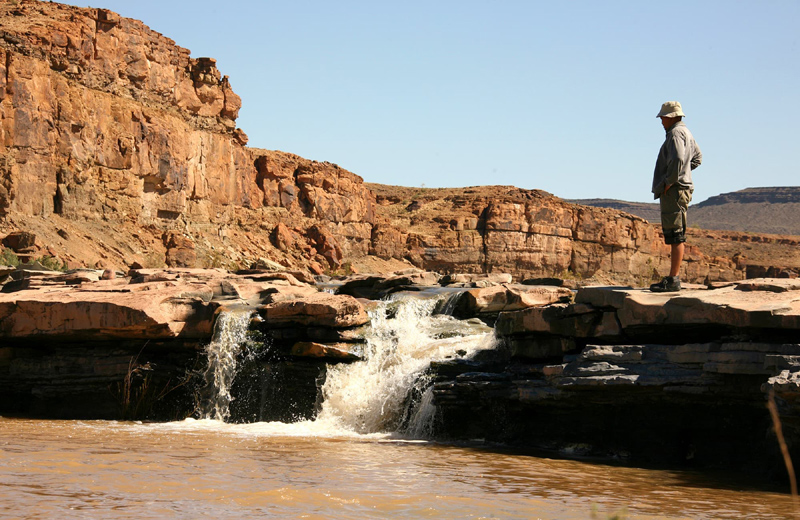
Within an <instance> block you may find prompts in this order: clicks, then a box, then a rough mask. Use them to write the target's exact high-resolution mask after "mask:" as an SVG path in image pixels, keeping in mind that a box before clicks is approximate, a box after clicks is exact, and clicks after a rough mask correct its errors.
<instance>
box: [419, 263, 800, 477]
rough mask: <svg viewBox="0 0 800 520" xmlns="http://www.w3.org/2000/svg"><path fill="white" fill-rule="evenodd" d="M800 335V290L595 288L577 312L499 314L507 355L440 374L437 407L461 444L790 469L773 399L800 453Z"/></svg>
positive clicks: (581, 294)
mask: <svg viewBox="0 0 800 520" xmlns="http://www.w3.org/2000/svg"><path fill="white" fill-rule="evenodd" d="M799 330H800V285H798V284H797V283H796V281H793V280H786V279H781V280H777V279H761V280H752V281H747V282H741V283H733V284H728V285H727V286H724V287H720V288H717V289H706V288H694V289H691V290H684V291H681V292H680V293H673V294H669V293H667V294H656V293H650V292H649V291H644V290H636V289H631V288H624V287H586V288H582V289H580V290H578V292H577V294H576V297H575V301H574V302H573V303H566V304H565V303H558V304H553V305H548V306H544V307H531V308H527V309H523V310H518V311H510V312H502V313H500V315H499V318H498V321H497V325H496V332H497V334H498V336H499V337H500V338H501V340H502V347H501V348H500V349H497V350H495V351H493V352H489V353H484V355H483V356H482V357H481V358H479V359H477V360H472V361H469V362H464V361H460V360H456V361H453V362H447V363H442V364H440V365H438V366H436V367H434V371H435V373H437V374H438V378H437V381H436V383H435V384H434V387H433V388H434V390H433V392H434V401H435V403H436V405H437V406H438V407H439V413H440V414H441V419H442V423H441V424H443V425H444V431H446V433H447V434H449V435H451V436H453V437H459V438H462V437H465V438H474V437H483V438H486V439H491V440H493V441H502V442H511V443H519V444H524V445H527V446H531V445H533V446H539V447H543V448H548V449H556V450H564V452H565V453H573V454H574V453H581V454H586V455H589V454H591V455H600V456H614V457H618V458H619V457H622V458H630V459H632V460H637V461H640V462H641V461H661V462H663V461H669V462H670V463H673V464H674V463H678V464H687V463H688V464H700V465H718V464H724V465H727V466H739V465H741V466H748V467H759V468H761V469H771V470H776V469H777V470H780V468H781V464H782V463H781V462H780V459H779V458H778V456H777V454H778V445H777V441H775V439H774V437H772V435H771V434H770V428H771V421H770V418H769V414H768V412H767V410H766V407H765V401H766V399H767V397H768V395H769V393H770V391H772V392H774V395H775V396H776V398H777V400H778V404H779V409H780V410H781V420H782V421H783V424H784V432H785V433H786V434H787V436H788V438H789V439H790V440H789V444H790V446H792V447H793V448H792V449H793V450H795V451H796V448H794V446H795V443H796V441H797V439H798V438H800V437H798V435H800V430H798V429H797V426H798V424H799V423H798V419H797V418H798V417H800V409H798V408H797V403H798V397H797V396H798V395H800V390H799V389H800V386H798V378H797V377H796V375H797V373H798V371H799V370H800V363H797V359H800V358H798V355H800V345H798V344H797V337H798V336H797V334H798V331H799ZM576 450H577V451H576Z"/></svg>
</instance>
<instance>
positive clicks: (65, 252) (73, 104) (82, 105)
mask: <svg viewBox="0 0 800 520" xmlns="http://www.w3.org/2000/svg"><path fill="white" fill-rule="evenodd" d="M0 27H1V28H2V38H0V64H2V65H0V82H1V84H0V118H1V119H2V124H0V217H4V220H5V222H6V223H9V224H12V223H16V224H17V226H19V225H20V224H22V223H25V226H26V227H30V228H32V227H35V226H36V225H38V226H39V228H38V229H37V230H36V231H39V233H37V234H41V235H42V239H43V240H45V241H46V242H47V243H45V244H44V246H51V247H52V248H53V250H54V252H55V253H56V254H58V255H59V256H61V257H62V259H63V260H70V259H71V257H72V258H74V259H77V260H79V261H81V262H82V263H84V265H86V264H94V263H95V260H94V258H96V257H94V258H93V257H92V256H91V255H90V254H88V253H86V252H84V251H83V250H82V249H81V248H78V247H76V248H71V247H70V244H69V243H68V242H64V241H62V240H59V238H58V237H57V236H56V235H55V231H56V229H58V228H55V225H54V224H53V223H52V221H54V220H55V221H58V220H59V219H64V220H66V221H68V222H69V223H70V224H71V227H73V229H70V233H69V235H77V236H80V237H83V236H84V235H89V236H91V237H93V239H94V241H95V243H94V244H93V246H94V247H92V248H91V250H93V251H96V253H95V254H96V255H97V256H99V257H100V258H98V259H97V261H104V262H105V261H108V262H111V263H114V264H116V265H117V266H118V267H124V266H125V265H126V264H127V265H130V264H132V263H133V262H134V261H137V262H139V263H140V264H142V265H147V264H150V265H153V266H159V265H160V266H163V265H164V264H165V263H166V264H168V265H173V266H188V267H200V266H208V265H209V264H215V263H217V264H228V263H231V264H236V265H238V266H239V267H246V266H248V265H249V264H251V263H253V262H254V261H255V260H256V259H257V258H260V257H266V258H271V259H276V260H278V261H279V262H280V263H282V264H284V266H286V265H288V266H292V267H300V268H302V267H305V266H307V265H308V264H309V263H310V262H314V261H319V260H322V261H323V262H324V263H325V264H327V263H329V262H330V263H332V264H333V266H334V267H336V266H338V265H339V264H340V263H341V261H342V260H341V256H342V255H363V254H366V253H367V251H368V249H369V239H370V236H371V232H372V229H371V224H372V220H373V216H372V202H373V200H374V197H373V196H372V195H371V193H370V192H369V191H368V190H367V189H366V188H364V187H363V183H362V180H361V178H360V177H358V176H356V175H354V174H352V173H350V172H347V171H346V170H343V169H341V168H339V167H338V166H336V165H332V164H329V163H317V162H314V161H308V160H305V159H302V158H300V157H297V156H292V155H291V154H283V153H280V152H266V151H264V150H255V149H248V148H245V147H244V143H245V142H246V141H247V137H246V135H245V134H244V132H242V131H241V130H240V129H237V128H236V126H235V124H236V123H235V121H236V117H237V115H238V112H239V109H240V107H241V99H240V98H239V96H238V95H236V94H235V93H234V92H233V90H232V88H231V85H230V82H229V80H228V78H227V76H222V74H221V72H220V70H219V69H218V68H217V63H216V61H215V60H214V59H212V58H192V57H190V53H189V50H188V49H184V48H181V47H179V46H177V45H175V42H173V41H172V40H170V39H169V38H167V37H165V36H162V35H161V34H158V33H156V32H155V31H152V30H151V29H150V28H148V27H147V26H146V25H144V24H143V23H142V22H139V21H137V20H131V19H128V18H124V17H121V16H119V15H117V14H116V13H113V12H111V11H107V10H103V9H82V8H77V7H70V6H65V5H60V4H56V3H49V2H38V1H33V0H27V1H22V2H21V3H12V2H6V3H3V4H2V5H0ZM37 219H38V220H37ZM284 220H286V221H292V222H293V227H299V229H300V238H301V239H302V240H303V241H307V242H312V241H313V240H312V238H311V237H308V236H306V233H305V230H306V229H308V228H309V227H311V226H316V227H317V231H315V233H314V235H315V237H318V236H320V235H325V234H327V235H329V236H331V237H335V238H336V239H337V240H336V241H335V243H333V242H334V241H332V240H327V241H326V242H325V244H322V245H321V246H320V247H319V248H318V249H314V248H309V250H308V253H306V252H304V251H300V252H294V251H293V252H289V253H287V252H286V251H278V250H276V249H274V248H273V247H272V245H271V244H270V243H269V241H268V240H265V239H263V238H260V237H257V236H254V234H258V233H262V232H263V231H264V230H266V231H269V230H271V229H272V228H273V227H274V226H275V225H276V224H278V223H279V222H281V221H284ZM99 223H108V224H107V225H106V224H100V225H98V224H99ZM50 226H53V227H54V229H52V233H48V232H47V231H50V229H49V228H50ZM228 229H232V230H234V231H233V232H230V233H229V232H228V231H227V230H228ZM9 231H16V229H14V228H13V227H11V226H9ZM22 231H30V230H29V229H22ZM61 231H62V232H63V233H66V232H65V231H63V229H62V230H61ZM165 231H167V232H169V233H170V237H179V236H181V235H182V236H184V238H185V239H186V240H185V241H181V243H175V241H174V240H173V241H172V243H169V240H168V239H167V238H165V239H164V244H163V245H158V246H157V247H154V244H152V243H150V240H148V239H147V236H152V238H153V242H155V241H160V239H161V235H162V233H164V232H165ZM175 231H179V232H180V235H178V234H175V233H174V232H175ZM239 233H242V234H250V236H248V237H241V240H240V241H239V240H235V239H236V238H238V237H237V235H238V234H239ZM115 235H116V236H115ZM226 242H227V243H226ZM231 242H234V243H236V245H237V247H235V248H234V253H233V254H231V253H230V252H228V251H227V247H231V245H232V244H231ZM189 243H192V244H195V245H196V246H197V247H196V249H197V251H196V253H195V254H191V252H190V251H191V249H192V248H190V247H187V245H188V244H189ZM239 244H241V245H239ZM144 248H150V249H151V251H147V250H142V249H144ZM154 249H155V250H154ZM137 250H138V251H137ZM290 253H291V254H290ZM40 254H41V253H40ZM152 255H158V258H152Z"/></svg>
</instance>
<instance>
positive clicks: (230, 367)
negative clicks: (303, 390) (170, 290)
mask: <svg viewBox="0 0 800 520" xmlns="http://www.w3.org/2000/svg"><path fill="white" fill-rule="evenodd" d="M252 315H253V311H252V310H250V309H234V310H225V311H222V312H220V314H219V316H217V320H216V322H215V323H214V334H213V337H212V339H211V343H209V344H208V346H207V347H206V354H207V355H208V367H207V368H206V371H205V373H204V374H203V376H204V378H205V381H206V387H205V391H204V392H203V393H204V394H205V395H204V399H203V402H202V403H201V404H200V411H201V417H202V418H204V419H216V420H218V421H225V420H226V419H227V418H228V417H229V416H230V404H231V401H232V400H233V398H232V396H231V385H232V384H233V379H234V377H236V368H237V357H238V355H239V352H240V350H241V348H242V345H243V344H244V342H245V340H246V337H247V329H248V327H249V325H250V318H251V317H252Z"/></svg>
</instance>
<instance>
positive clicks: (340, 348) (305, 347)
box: [289, 341, 361, 361]
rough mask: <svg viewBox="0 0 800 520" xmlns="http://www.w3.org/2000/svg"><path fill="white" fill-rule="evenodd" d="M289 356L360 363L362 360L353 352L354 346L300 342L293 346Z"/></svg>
mask: <svg viewBox="0 0 800 520" xmlns="http://www.w3.org/2000/svg"><path fill="white" fill-rule="evenodd" d="M289 355H291V356H296V357H308V358H317V359H325V360H328V361H358V360H360V359H361V357H360V356H359V355H358V354H356V353H355V352H353V345H352V344H349V343H337V344H333V345H326V344H323V343H315V342H313V341H299V342H297V343H295V344H294V345H293V346H292V349H291V350H290V351H289Z"/></svg>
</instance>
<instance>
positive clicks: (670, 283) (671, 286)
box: [650, 276, 681, 292]
mask: <svg viewBox="0 0 800 520" xmlns="http://www.w3.org/2000/svg"><path fill="white" fill-rule="evenodd" d="M650 290H651V291H653V292H678V291H680V290H681V279H680V278H678V277H677V276H665V277H664V278H662V279H661V281H660V282H658V283H654V284H653V285H651V286H650Z"/></svg>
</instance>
